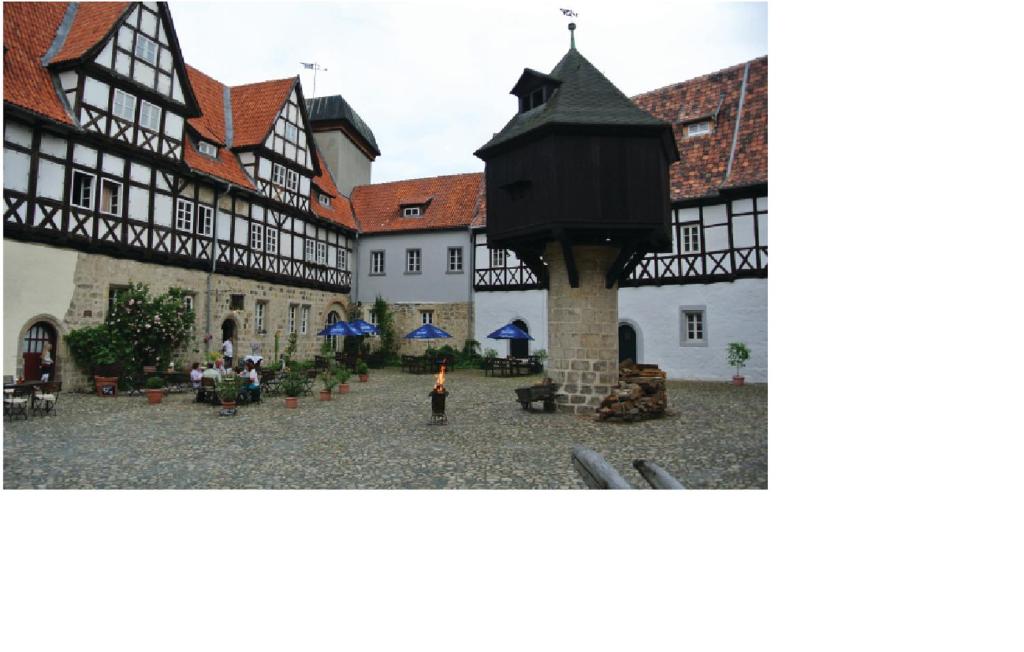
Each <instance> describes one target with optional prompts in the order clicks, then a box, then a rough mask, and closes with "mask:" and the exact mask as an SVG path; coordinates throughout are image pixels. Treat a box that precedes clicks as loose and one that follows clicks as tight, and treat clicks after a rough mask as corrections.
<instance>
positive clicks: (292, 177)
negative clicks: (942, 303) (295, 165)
mask: <svg viewBox="0 0 1024 652" xmlns="http://www.w3.org/2000/svg"><path fill="white" fill-rule="evenodd" d="M284 187H285V188H287V189H288V190H291V191H292V192H295V191H297V190H298V189H299V173H298V172H296V171H295V170H285V176H284Z"/></svg>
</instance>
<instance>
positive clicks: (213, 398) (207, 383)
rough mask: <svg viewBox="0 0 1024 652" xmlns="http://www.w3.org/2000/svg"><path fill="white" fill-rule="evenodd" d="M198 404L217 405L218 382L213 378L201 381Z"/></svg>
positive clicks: (197, 394)
mask: <svg viewBox="0 0 1024 652" xmlns="http://www.w3.org/2000/svg"><path fill="white" fill-rule="evenodd" d="M196 402H203V403H210V404H212V405H216V404H217V381H215V380H214V379H213V378H203V379H202V380H201V381H200V385H199V389H197V390H196Z"/></svg>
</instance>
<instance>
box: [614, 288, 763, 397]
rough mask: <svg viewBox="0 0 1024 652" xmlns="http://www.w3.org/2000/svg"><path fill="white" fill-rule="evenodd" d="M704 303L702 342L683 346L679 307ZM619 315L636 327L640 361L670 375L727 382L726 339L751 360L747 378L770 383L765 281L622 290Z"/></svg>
mask: <svg viewBox="0 0 1024 652" xmlns="http://www.w3.org/2000/svg"><path fill="white" fill-rule="evenodd" d="M682 306H704V307H705V308H704V310H705V321H704V328H705V338H706V339H707V345H706V346H681V345H680V339H681V335H682V321H681V320H682V318H681V316H680V307H682ZM619 319H620V323H621V322H622V321H627V322H629V323H631V324H632V325H633V326H634V328H636V329H637V339H638V342H639V346H638V349H639V351H638V357H640V360H639V361H640V362H648V363H655V364H657V365H658V366H660V367H661V368H662V369H664V370H665V371H667V372H668V376H669V378H675V379H686V380H728V379H730V378H732V375H733V369H732V367H730V366H729V364H728V360H727V353H726V348H727V347H728V345H729V343H730V342H744V343H745V344H746V345H747V347H749V348H750V360H749V361H747V366H746V367H744V368H743V371H742V373H743V375H744V376H745V377H746V379H747V381H748V382H755V383H764V382H768V281H767V279H742V280H739V281H735V282H733V283H710V284H708V285H673V286H662V287H640V288H623V289H620V290H619Z"/></svg>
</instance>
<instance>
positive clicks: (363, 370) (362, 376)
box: [356, 360, 370, 383]
mask: <svg viewBox="0 0 1024 652" xmlns="http://www.w3.org/2000/svg"><path fill="white" fill-rule="evenodd" d="M356 373H357V374H359V382H361V383H365V382H366V381H367V380H369V379H370V368H369V367H367V366H366V363H365V362H363V361H362V360H360V361H359V362H357V363H356Z"/></svg>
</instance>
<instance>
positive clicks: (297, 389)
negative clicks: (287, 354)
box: [281, 371, 306, 397]
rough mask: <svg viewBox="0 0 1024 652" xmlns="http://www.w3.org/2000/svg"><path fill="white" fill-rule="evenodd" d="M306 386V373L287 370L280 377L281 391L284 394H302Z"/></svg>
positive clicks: (291, 395) (293, 395)
mask: <svg viewBox="0 0 1024 652" xmlns="http://www.w3.org/2000/svg"><path fill="white" fill-rule="evenodd" d="M305 388H306V374H305V373H301V372H298V371H289V372H288V373H286V374H285V375H284V377H282V378H281V391H282V392H284V395H285V396H288V397H295V396H299V395H300V394H302V390H304V389H305Z"/></svg>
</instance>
